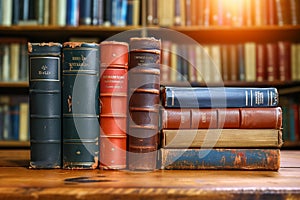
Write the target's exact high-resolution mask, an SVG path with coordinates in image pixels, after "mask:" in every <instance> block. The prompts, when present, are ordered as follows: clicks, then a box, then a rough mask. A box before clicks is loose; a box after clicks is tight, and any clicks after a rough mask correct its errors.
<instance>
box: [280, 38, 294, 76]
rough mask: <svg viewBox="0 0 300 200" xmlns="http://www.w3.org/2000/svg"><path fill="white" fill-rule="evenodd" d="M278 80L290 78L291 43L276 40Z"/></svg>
mask: <svg viewBox="0 0 300 200" xmlns="http://www.w3.org/2000/svg"><path fill="white" fill-rule="evenodd" d="M278 63H279V80H280V81H289V80H291V43H290V42H287V41H279V42H278Z"/></svg>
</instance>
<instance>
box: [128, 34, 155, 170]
mask: <svg viewBox="0 0 300 200" xmlns="http://www.w3.org/2000/svg"><path fill="white" fill-rule="evenodd" d="M129 46H130V53H129V72H128V88H129V93H128V99H129V120H128V121H129V127H128V159H127V161H128V168H129V170H155V169H156V167H157V166H156V164H157V162H156V161H157V149H158V123H159V122H158V121H159V120H158V118H159V84H160V65H159V64H160V51H161V50H160V49H161V41H160V40H157V39H155V38H131V40H130V44H129Z"/></svg>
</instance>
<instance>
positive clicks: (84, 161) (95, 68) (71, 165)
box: [62, 42, 100, 169]
mask: <svg viewBox="0 0 300 200" xmlns="http://www.w3.org/2000/svg"><path fill="white" fill-rule="evenodd" d="M99 55H100V54H99V45H98V44H96V43H84V42H65V43H64V44H63V48H62V56H63V62H62V64H63V74H62V78H63V86H62V91H63V95H62V106H63V107H62V111H63V120H62V122H63V133H62V135H63V136H62V138H63V168H65V169H94V168H96V167H97V166H98V159H99V141H98V140H99V132H100V128H99V102H98V99H99V68H100V58H99Z"/></svg>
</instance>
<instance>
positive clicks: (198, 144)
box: [162, 128, 283, 148]
mask: <svg viewBox="0 0 300 200" xmlns="http://www.w3.org/2000/svg"><path fill="white" fill-rule="evenodd" d="M162 138H163V139H162V147H163V148H280V147H281V146H282V144H283V141H282V130H281V129H253V128H250V129H231V128H228V129H225V128H223V129H222V128H221V129H163V130H162ZM237 138H238V140H237Z"/></svg>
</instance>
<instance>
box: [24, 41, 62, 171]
mask: <svg viewBox="0 0 300 200" xmlns="http://www.w3.org/2000/svg"><path fill="white" fill-rule="evenodd" d="M61 48H62V45H61V44H59V43H28V52H29V67H30V70H29V71H30V72H29V106H30V111H29V112H30V144H31V145H30V150H31V151H30V154H31V158H30V167H31V168H60V167H61V154H62V149H61Z"/></svg>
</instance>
